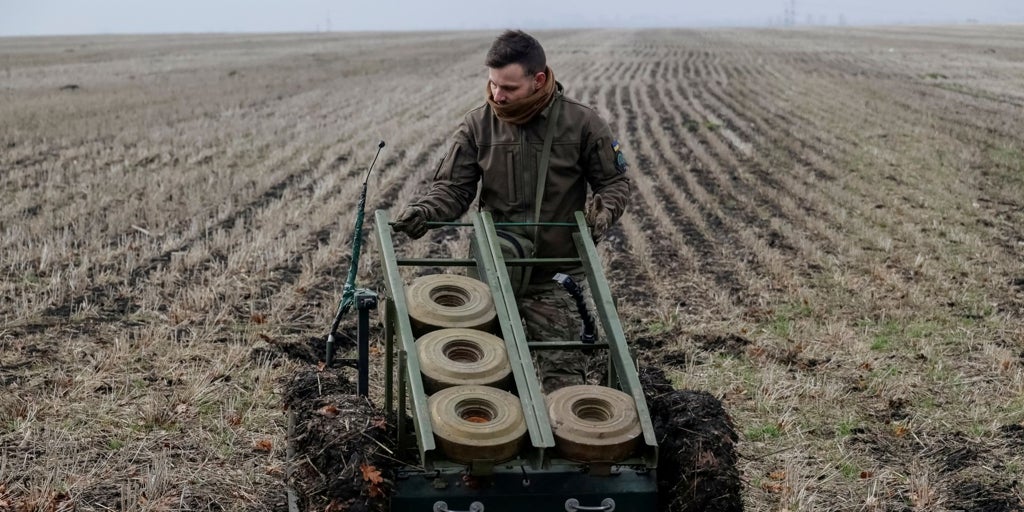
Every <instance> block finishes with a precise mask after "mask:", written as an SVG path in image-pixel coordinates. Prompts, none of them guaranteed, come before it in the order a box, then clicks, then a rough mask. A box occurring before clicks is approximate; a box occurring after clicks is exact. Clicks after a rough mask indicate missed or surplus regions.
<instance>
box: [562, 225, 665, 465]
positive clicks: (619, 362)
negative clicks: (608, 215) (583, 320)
mask: <svg viewBox="0 0 1024 512" xmlns="http://www.w3.org/2000/svg"><path fill="white" fill-rule="evenodd" d="M576 223H577V224H579V232H578V233H574V234H573V238H574V239H575V242H576V248H577V250H578V251H579V254H580V257H581V258H582V259H583V261H584V262H585V267H586V274H587V283H588V284H589V285H590V294H591V296H592V297H593V298H594V305H595V307H596V308H597V316H598V318H599V319H600V320H601V327H602V328H603V329H604V333H605V336H606V337H607V338H608V339H609V340H608V346H609V351H610V352H611V360H612V363H613V364H614V366H615V375H616V377H617V379H618V381H619V384H620V386H621V389H622V391H624V392H626V393H628V394H629V395H630V396H632V397H633V400H634V401H635V402H636V410H637V413H638V415H639V416H640V426H641V428H642V429H643V435H644V445H645V450H644V451H645V453H644V459H645V462H646V463H647V465H648V466H649V467H652V468H653V467H657V464H658V442H657V438H656V437H655V436H654V425H653V424H652V423H651V413H650V411H649V410H648V409H647V400H646V399H645V398H644V391H643V388H642V387H641V386H640V377H639V375H637V372H636V366H634V363H633V358H632V357H631V356H630V353H629V346H628V345H627V344H626V333H625V332H624V331H623V330H622V323H620V322H619V314H618V312H617V311H616V309H615V302H614V299H613V298H612V292H611V289H610V288H609V287H608V281H607V280H606V279H605V276H604V269H603V268H602V267H601V259H600V257H599V256H598V254H597V247H596V246H595V245H594V241H593V239H592V238H591V236H590V230H589V229H588V228H587V221H586V218H585V217H584V216H583V212H576Z"/></svg>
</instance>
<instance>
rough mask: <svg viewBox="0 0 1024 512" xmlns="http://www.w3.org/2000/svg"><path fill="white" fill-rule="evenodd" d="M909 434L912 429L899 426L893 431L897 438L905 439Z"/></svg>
mask: <svg viewBox="0 0 1024 512" xmlns="http://www.w3.org/2000/svg"><path fill="white" fill-rule="evenodd" d="M908 432H910V429H909V428H907V427H904V426H903V425H897V426H896V428H894V429H893V431H892V433H893V435H894V436H896V437H903V436H905V435H907V433H908Z"/></svg>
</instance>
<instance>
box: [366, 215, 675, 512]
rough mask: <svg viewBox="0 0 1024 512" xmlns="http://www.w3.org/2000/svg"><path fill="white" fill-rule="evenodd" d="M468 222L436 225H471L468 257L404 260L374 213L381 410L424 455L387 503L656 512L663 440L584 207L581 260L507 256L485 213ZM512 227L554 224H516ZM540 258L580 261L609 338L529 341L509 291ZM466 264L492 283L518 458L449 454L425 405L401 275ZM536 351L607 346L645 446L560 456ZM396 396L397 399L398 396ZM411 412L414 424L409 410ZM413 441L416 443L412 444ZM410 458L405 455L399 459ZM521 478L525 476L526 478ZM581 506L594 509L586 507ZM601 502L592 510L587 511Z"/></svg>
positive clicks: (405, 443) (406, 444)
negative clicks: (515, 409) (588, 458)
mask: <svg viewBox="0 0 1024 512" xmlns="http://www.w3.org/2000/svg"><path fill="white" fill-rule="evenodd" d="M470 218H471V221H472V222H471V223H431V224H433V225H455V226H460V227H471V228H472V234H471V235H472V236H471V238H470V242H471V243H470V248H471V251H472V258H398V257H396V255H395V247H394V245H393V241H392V237H391V227H390V225H389V219H388V214H387V212H384V211H378V212H377V213H376V227H377V235H378V240H379V243H380V255H381V268H382V271H383V275H384V284H385V287H386V292H387V293H386V294H385V307H384V308H383V309H384V312H385V319H384V324H385V331H384V334H385V335H384V338H385V373H386V376H385V387H386V389H385V408H386V409H387V411H388V413H389V414H392V415H394V416H397V418H395V420H396V422H397V425H398V437H399V453H398V456H399V457H407V456H411V455H412V453H414V450H415V451H418V455H419V459H418V460H417V461H414V462H407V464H408V465H407V466H406V467H405V469H404V470H400V472H399V477H398V478H397V479H396V482H395V490H396V494H395V495H394V497H393V498H392V501H391V505H392V508H391V510H395V511H400V510H410V511H411V510H416V511H427V510H435V506H437V504H438V502H440V501H444V502H445V503H446V504H447V507H448V510H470V509H471V508H470V507H471V505H472V503H474V502H477V503H480V504H482V505H485V506H486V510H487V511H488V512H501V511H506V510H507V511H512V510H516V511H520V510H525V509H529V510H532V511H534V512H541V511H544V510H552V511H555V510H557V511H563V510H566V508H565V506H566V500H571V499H575V500H577V502H578V504H579V505H580V506H581V507H600V506H601V503H603V500H606V499H612V500H614V501H615V503H616V510H654V509H656V507H657V479H656V478H655V468H656V467H657V457H658V452H657V443H656V440H655V437H654V429H653V425H652V423H651V419H650V413H649V411H648V409H647V402H646V401H645V399H644V396H643V390H642V389H641V387H640V381H639V376H638V375H637V371H636V367H635V364H634V362H633V360H632V357H631V355H630V351H629V348H628V346H627V344H626V338H625V333H624V332H623V329H622V325H621V323H620V321H619V317H618V313H617V311H616V309H615V304H614V301H613V298H612V295H611V291H610V288H609V286H608V283H607V280H606V278H605V275H604V271H603V269H602V268H601V264H600V259H599V256H598V254H597V249H596V247H595V246H594V243H593V241H592V240H591V238H590V234H589V230H588V228H587V225H586V221H585V218H584V216H583V214H582V213H580V212H577V214H576V223H575V224H564V223H559V224H558V225H571V226H575V227H576V228H577V229H578V233H576V234H575V235H574V242H575V244H576V247H577V250H578V252H579V254H580V258H559V259H557V260H555V259H551V258H521V259H509V260H505V259H504V258H503V256H502V253H501V246H500V244H499V238H498V236H497V230H496V228H495V226H500V227H507V226H510V225H512V224H511V223H500V224H495V223H494V222H493V219H492V218H491V216H490V214H489V213H487V212H474V213H471V214H470ZM515 225H551V224H538V223H515ZM538 263H561V264H580V265H582V266H583V268H584V273H585V274H586V278H587V283H588V284H589V286H590V293H591V295H592V297H593V300H594V303H595V305H596V316H597V318H598V320H599V321H600V323H601V326H602V328H603V337H604V339H602V340H600V341H598V342H597V343H593V344H586V343H581V342H579V341H574V340H528V339H527V336H526V331H525V329H524V326H523V322H522V317H521V316H520V314H519V309H518V304H517V303H516V302H515V298H514V294H513V292H512V285H511V280H510V278H509V274H508V269H507V266H522V265H535V264H538ZM403 266H430V267H469V268H472V269H473V270H475V272H476V275H477V276H479V278H480V279H481V280H482V281H484V282H485V283H487V284H488V287H489V288H490V290H491V294H492V297H493V299H494V305H495V309H496V312H497V316H498V324H499V326H500V333H499V334H500V336H501V337H502V338H503V339H504V341H505V347H506V349H507V353H508V358H509V362H510V364H511V366H512V374H513V380H514V382H515V389H516V393H517V395H518V396H519V399H520V403H521V405H522V408H523V413H524V416H525V418H526V423H527V431H528V438H529V443H528V444H529V446H528V447H526V448H525V449H524V451H523V452H522V453H521V454H520V455H519V456H518V457H517V458H516V459H515V460H514V461H510V462H503V463H498V464H494V463H493V462H492V461H473V463H471V464H469V465H462V464H456V463H453V462H450V461H447V460H445V458H444V457H443V454H442V453H441V452H440V450H437V449H436V445H435V441H434V437H433V431H432V428H431V425H430V419H429V412H428V411H427V395H426V393H425V392H424V389H423V383H422V377H421V375H420V366H419V359H418V354H417V351H416V349H415V339H414V338H413V335H412V326H411V322H410V320H409V317H408V306H407V304H406V302H405V282H404V280H403V278H402V275H401V272H400V267H403ZM531 350H583V351H587V352H592V351H604V352H605V353H606V354H607V357H608V359H609V364H608V367H609V381H608V382H609V385H610V386H612V387H615V388H617V389H621V390H622V391H624V392H625V393H627V394H629V395H630V396H632V397H633V399H634V401H635V402H636V408H637V412H638V414H639V417H640V423H641V427H642V431H643V434H642V435H643V442H642V449H641V450H639V451H638V453H637V455H636V456H634V457H631V458H630V459H629V460H626V461H621V462H619V463H617V464H616V465H613V466H609V465H606V464H598V463H593V464H590V465H587V464H582V463H576V462H572V461H567V460H564V459H561V458H558V455H557V453H556V452H555V450H554V448H555V440H554V434H553V432H552V429H551V424H550V418H549V416H548V412H547V404H546V402H545V399H544V395H543V394H542V392H541V387H540V382H539V381H538V379H537V376H536V369H535V368H534V365H533V358H532V356H531ZM396 394H397V401H396V400H395V395H396ZM407 407H408V409H409V410H410V411H411V412H412V418H411V422H410V420H409V419H408V418H407V417H406V409H407ZM413 445H415V446H413ZM403 460H405V459H403ZM524 482H527V483H526V484H525V485H524ZM582 510H588V509H587V508H582ZM590 510H595V509H590Z"/></svg>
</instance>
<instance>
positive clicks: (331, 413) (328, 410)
mask: <svg viewBox="0 0 1024 512" xmlns="http://www.w3.org/2000/svg"><path fill="white" fill-rule="evenodd" d="M316 412H317V414H320V415H321V416H327V417H328V418H333V417H335V416H337V415H338V413H340V412H341V411H340V410H338V407H337V406H335V405H334V404H327V405H325V406H323V407H321V408H319V409H317V411H316Z"/></svg>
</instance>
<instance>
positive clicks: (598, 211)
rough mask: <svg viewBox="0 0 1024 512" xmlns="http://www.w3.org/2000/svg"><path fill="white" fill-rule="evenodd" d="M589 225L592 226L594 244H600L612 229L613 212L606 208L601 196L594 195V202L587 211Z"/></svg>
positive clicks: (591, 232) (591, 234) (591, 233)
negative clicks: (609, 229)
mask: <svg viewBox="0 0 1024 512" xmlns="http://www.w3.org/2000/svg"><path fill="white" fill-rule="evenodd" d="M587 225H588V226H590V236H591V238H593V239H594V242H600V241H601V239H603V238H604V235H605V234H607V233H608V228H610V227H612V212H611V210H609V209H607V208H605V206H604V201H602V200H601V196H600V195H598V194H594V200H593V201H592V202H591V203H590V209H589V210H587Z"/></svg>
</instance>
